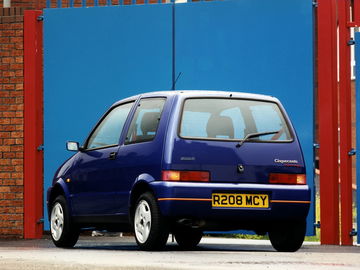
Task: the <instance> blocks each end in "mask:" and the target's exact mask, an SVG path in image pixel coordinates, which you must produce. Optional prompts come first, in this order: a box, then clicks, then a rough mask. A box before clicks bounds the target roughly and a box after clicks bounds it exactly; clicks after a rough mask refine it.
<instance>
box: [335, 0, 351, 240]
mask: <svg viewBox="0 0 360 270" xmlns="http://www.w3.org/2000/svg"><path fill="white" fill-rule="evenodd" d="M338 16H339V71H340V72H339V75H340V76H339V77H340V82H339V101H340V104H339V110H340V112H339V115H340V119H339V120H340V121H339V122H340V142H341V143H340V185H341V188H340V191H341V194H340V199H341V244H342V245H352V243H353V239H352V236H351V235H350V232H351V231H352V228H353V217H352V158H351V156H350V155H349V152H350V151H351V149H352V147H351V143H352V141H351V130H352V123H351V70H350V68H351V66H350V46H349V44H348V42H349V40H350V28H349V27H347V23H348V22H349V21H350V1H349V0H338Z"/></svg>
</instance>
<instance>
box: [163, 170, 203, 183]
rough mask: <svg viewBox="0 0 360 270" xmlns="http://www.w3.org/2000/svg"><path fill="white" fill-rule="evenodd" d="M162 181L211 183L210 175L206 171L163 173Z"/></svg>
mask: <svg viewBox="0 0 360 270" xmlns="http://www.w3.org/2000/svg"><path fill="white" fill-rule="evenodd" d="M161 180H163V181H176V182H209V180H210V173H209V172H205V171H162V175H161Z"/></svg>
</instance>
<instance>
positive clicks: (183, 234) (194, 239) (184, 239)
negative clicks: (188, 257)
mask: <svg viewBox="0 0 360 270" xmlns="http://www.w3.org/2000/svg"><path fill="white" fill-rule="evenodd" d="M174 236H175V240H176V242H177V243H178V245H179V246H180V247H181V248H182V249H185V250H191V249H194V248H195V247H196V246H197V245H198V244H199V243H200V241H201V238H202V236H203V233H202V231H199V230H194V229H184V230H177V231H175V233H174Z"/></svg>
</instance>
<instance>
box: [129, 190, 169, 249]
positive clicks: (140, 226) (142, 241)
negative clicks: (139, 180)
mask: <svg viewBox="0 0 360 270" xmlns="http://www.w3.org/2000/svg"><path fill="white" fill-rule="evenodd" d="M134 230H135V239H136V243H137V244H138V246H139V247H140V249H142V250H159V249H163V248H164V246H165V245H166V242H167V239H168V237H169V228H168V225H167V222H166V219H165V218H164V217H163V216H162V215H161V213H160V209H159V206H158V204H157V202H156V200H155V198H154V196H153V195H152V194H151V193H150V192H146V193H144V194H142V195H141V196H140V197H139V199H138V200H137V203H136V207H135V213H134Z"/></svg>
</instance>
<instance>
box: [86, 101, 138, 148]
mask: <svg viewBox="0 0 360 270" xmlns="http://www.w3.org/2000/svg"><path fill="white" fill-rule="evenodd" d="M133 104H134V102H130V103H126V104H123V105H119V106H117V107H115V108H114V109H112V110H111V111H110V112H109V113H108V114H107V115H106V117H105V118H104V119H103V120H102V121H101V123H100V124H99V125H98V126H97V128H96V129H95V131H94V132H93V133H92V134H91V136H90V138H89V139H88V142H87V146H86V148H87V149H94V148H100V147H107V146H111V145H117V144H118V143H119V139H120V135H121V131H122V129H123V127H124V124H125V121H126V118H127V116H128V114H129V112H130V110H131V107H132V106H133Z"/></svg>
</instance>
